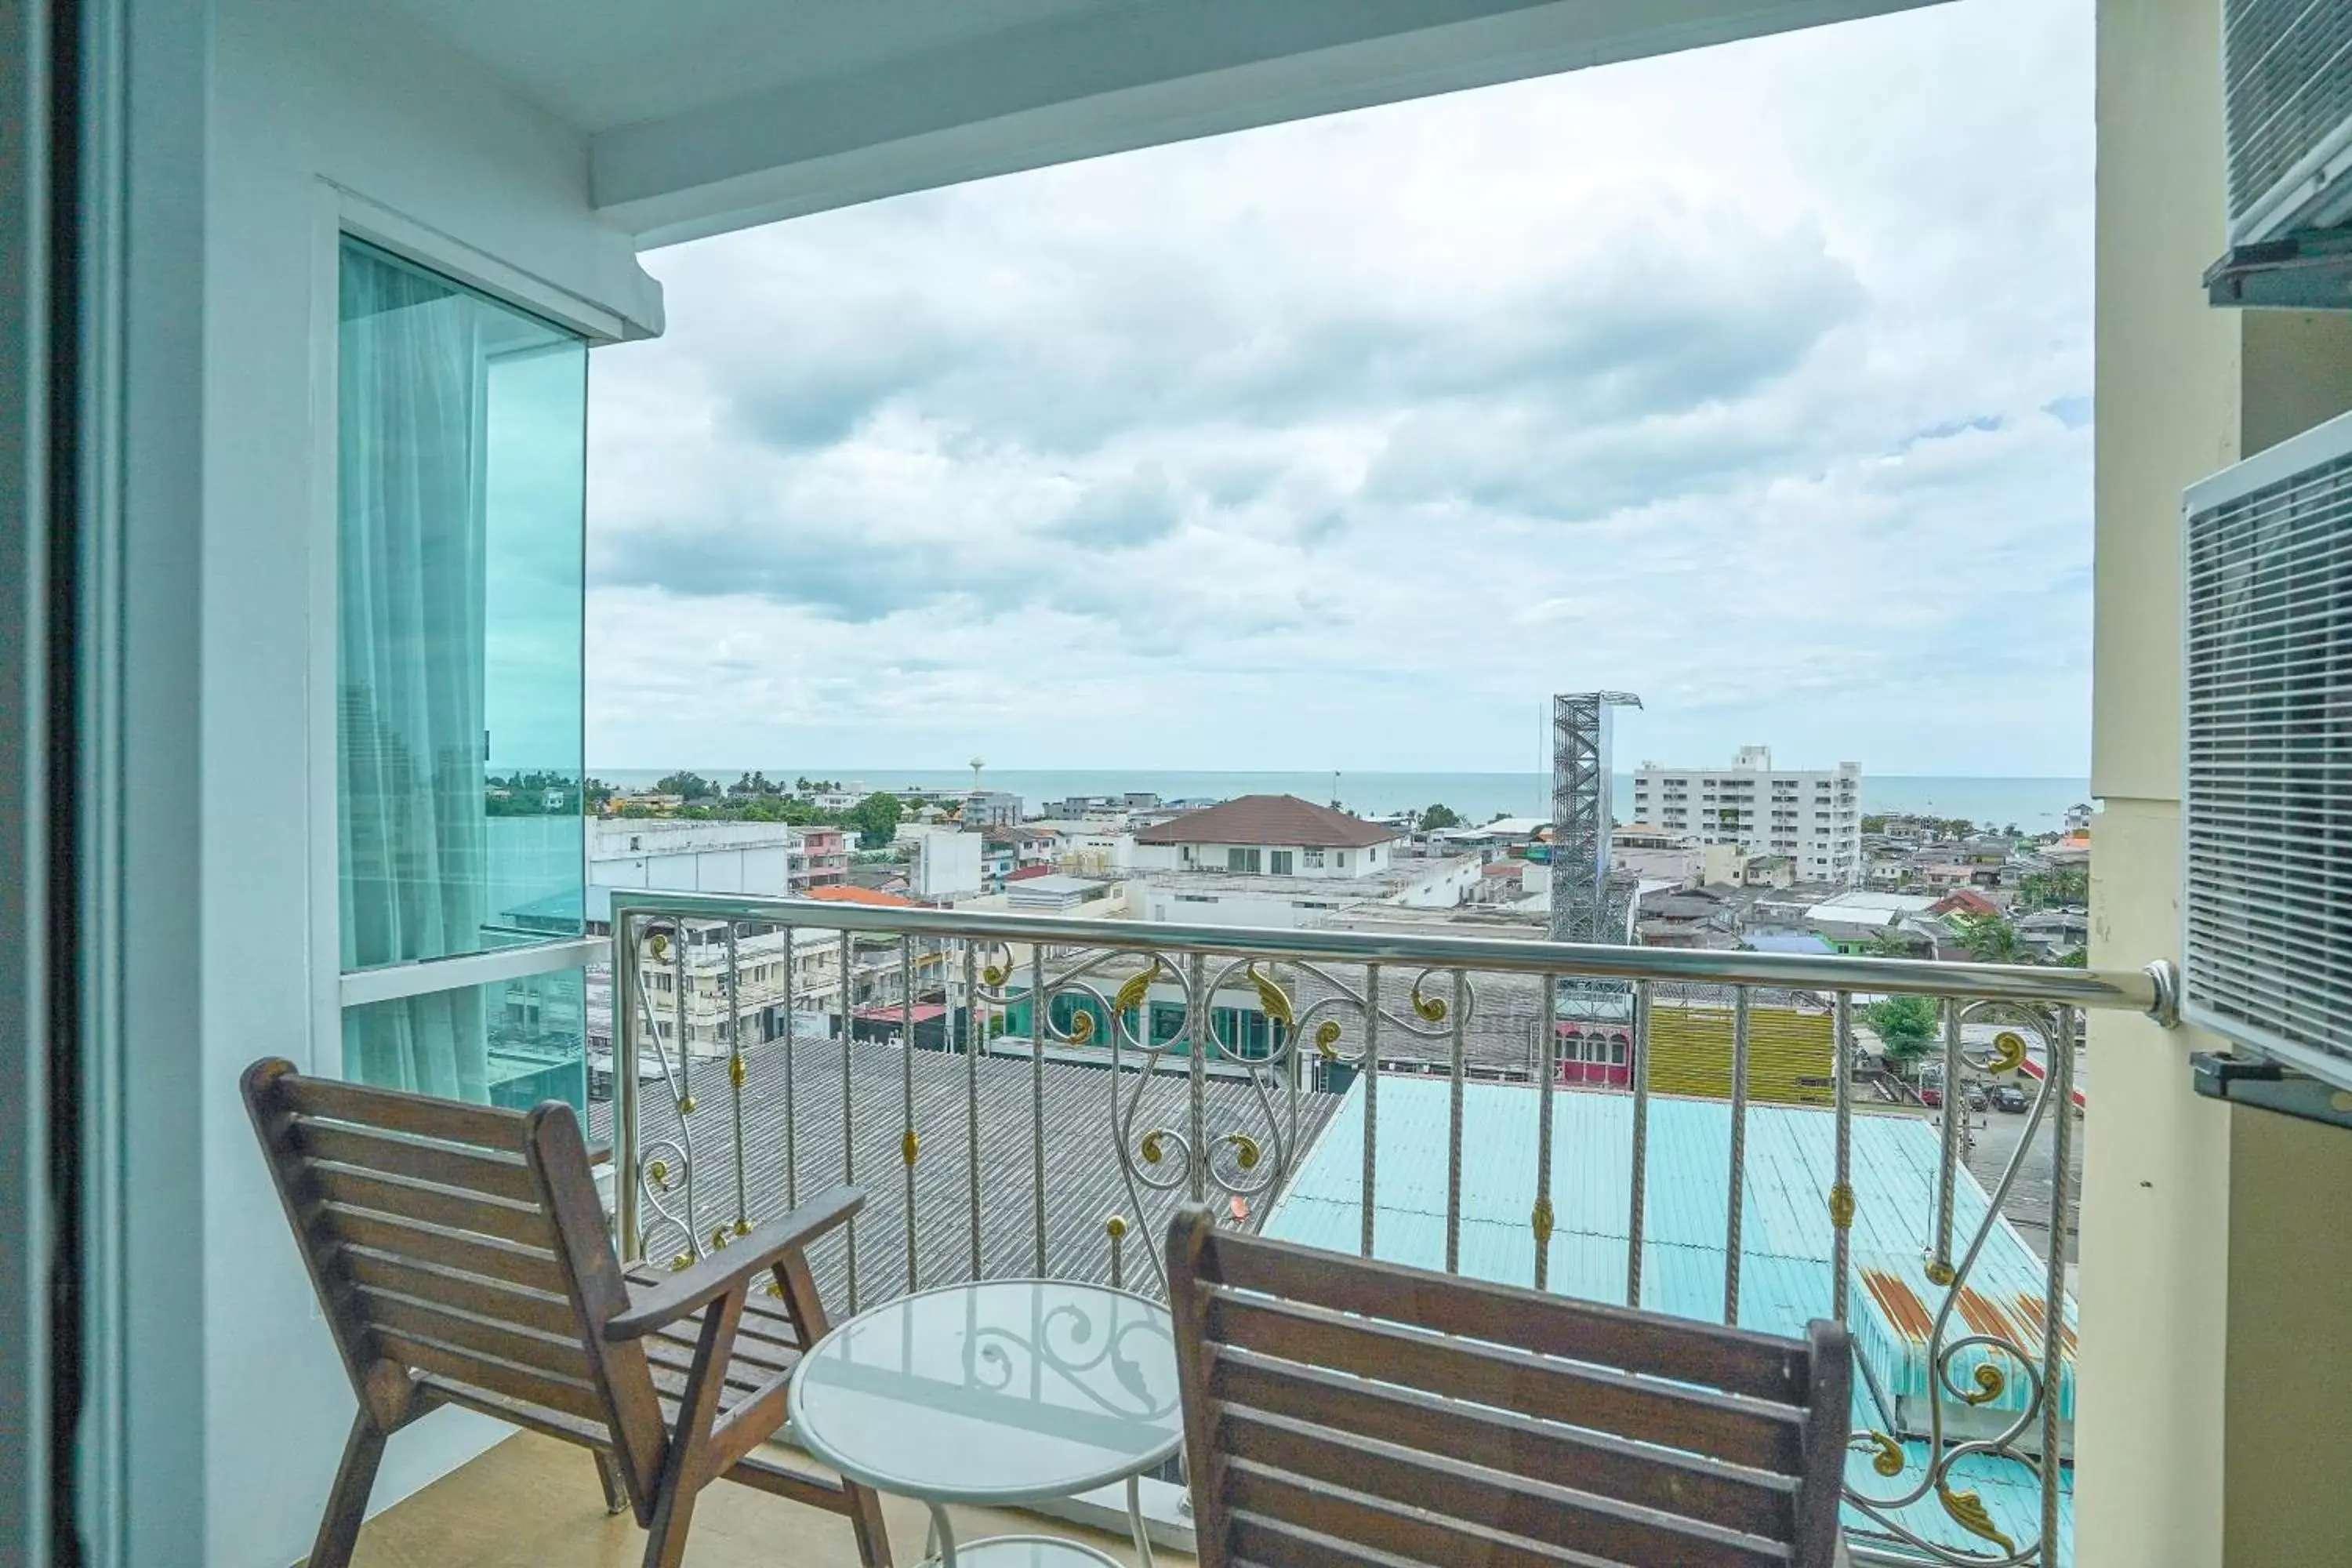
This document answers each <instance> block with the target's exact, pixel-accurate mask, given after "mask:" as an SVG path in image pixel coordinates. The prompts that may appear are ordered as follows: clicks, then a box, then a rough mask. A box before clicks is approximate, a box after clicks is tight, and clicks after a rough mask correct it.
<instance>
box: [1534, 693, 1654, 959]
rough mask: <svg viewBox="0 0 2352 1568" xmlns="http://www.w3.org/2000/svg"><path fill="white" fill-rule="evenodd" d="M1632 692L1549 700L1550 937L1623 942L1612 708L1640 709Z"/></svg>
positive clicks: (1575, 694) (1562, 697)
mask: <svg viewBox="0 0 2352 1568" xmlns="http://www.w3.org/2000/svg"><path fill="white" fill-rule="evenodd" d="M1641 705H1642V700H1641V699H1640V698H1639V697H1636V696H1634V695H1633V693H1632V692H1630V691H1572V692H1570V693H1568V694H1566V695H1564V696H1559V697H1554V698H1553V699H1552V700H1551V938H1552V940H1553V941H1554V942H1620V943H1622V942H1623V941H1624V940H1625V933H1624V929H1623V925H1622V921H1612V920H1611V918H1610V913H1611V911H1610V907H1609V906H1610V900H1609V795H1610V773H1609V729H1610V711H1609V710H1611V709H1612V708H1629V707H1630V708H1639V707H1640V706H1641Z"/></svg>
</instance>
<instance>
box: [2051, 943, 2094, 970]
mask: <svg viewBox="0 0 2352 1568" xmlns="http://www.w3.org/2000/svg"><path fill="white" fill-rule="evenodd" d="M2058 967H2059V968H2061V969H2088V968H2089V967H2091V950H2090V949H2089V948H2087V947H2078V948H2076V949H2075V950H2074V952H2070V953H2068V954H2067V955H2066V956H2065V957H2063V958H2062V959H2060V960H2059V961H2058Z"/></svg>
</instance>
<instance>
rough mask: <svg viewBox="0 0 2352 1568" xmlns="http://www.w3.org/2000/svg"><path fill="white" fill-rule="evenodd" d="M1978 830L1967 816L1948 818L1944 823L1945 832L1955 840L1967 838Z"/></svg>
mask: <svg viewBox="0 0 2352 1568" xmlns="http://www.w3.org/2000/svg"><path fill="white" fill-rule="evenodd" d="M1976 830H1977V825H1976V824H1975V823H1973V822H1970V821H1969V819H1968V818H1967V817H1965V816H1954V817H1948V818H1946V819H1945V822H1944V832H1945V833H1946V834H1947V835H1948V836H1949V837H1953V838H1966V837H1968V836H1969V834H1971V833H1974V832H1975V831H1976Z"/></svg>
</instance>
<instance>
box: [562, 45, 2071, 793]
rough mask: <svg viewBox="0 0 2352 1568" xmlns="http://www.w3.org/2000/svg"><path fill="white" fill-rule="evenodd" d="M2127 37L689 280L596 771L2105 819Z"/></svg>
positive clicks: (1663, 67)
mask: <svg viewBox="0 0 2352 1568" xmlns="http://www.w3.org/2000/svg"><path fill="white" fill-rule="evenodd" d="M2091 45H2092V33H2091V14H2090V7H2089V5H2087V4H2085V3H2084V0H2066V3H2064V4H2053V0H1965V3H1964V4H1960V5H1951V6H1947V7H1939V8H1935V9H1930V10H1927V11H1920V12H1915V13H1909V14H1906V15H1904V16H1895V17H1890V18H1885V19H1881V20H1878V21H1874V22H1869V23H1863V24H1854V25H1850V26H1843V27H1838V28H1831V29H1824V30H1821V31H1817V32H1813V33H1809V34H1804V35H1798V36H1792V37H1782V38H1776V39H1770V40H1765V41H1761V42H1759V43H1753V44H1747V45H1739V46H1734V47H1728V48H1724V49H1717V50H1709V51H1703V52H1699V53H1694V54H1689V55H1684V56H1680V57H1675V58H1668V59H1663V60H1656V61H1648V62H1643V63H1641V64H1637V65H1633V66H1624V67H1615V68H1606V69H1601V70H1595V71H1588V72H1582V73H1578V74H1575V75H1572V76H1568V77H1562V78H1556V79H1549V80H1545V81H1539V82H1529V83H1523V84H1519V85H1517V86H1513V87H1508V88H1502V89H1489V90H1486V91H1483V92H1476V93H1466V94H1461V95H1457V96H1454V97H1450V98H1445V99H1439V100H1428V101H1424V102H1420V103H1412V104H1403V105H1396V106H1391V107H1390V108H1386V109H1381V110H1369V111H1365V112H1361V113H1357V114H1350V115H1346V116H1340V117H1336V118H1333V119H1328V120H1324V121H1310V122H1305V123H1301V124H1297V125H1291V126H1284V127H1276V128H1274V129H1271V130H1266V131H1261V132H1250V133H1247V134H1244V135H1239V136H1234V137H1228V138H1223V139H1219V140H1215V141H1209V142H1192V143H1187V144H1183V145H1179V146H1173V147H1166V148H1159V149H1154V150H1151V151H1149V152H1145V153H1135V154H1129V155H1127V156H1124V157H1119V158H1112V159H1105V160H1102V161H1099V162H1097V163H1087V164H1082V165H1075V166H1071V167H1066V168H1060V169H1052V170H1045V171H1040V172H1037V173H1034V174H1024V175H1018V176H1013V177H1009V178H1005V179H1001V180H995V181H991V182H987V183H985V184H979V185H973V186H967V187H962V188H959V189H953V190H948V191H941V192H936V193H931V194H928V195H919V196H913V197H907V198H903V199H900V200H898V201H894V202H889V203H884V204H877V205H873V206H869V207H864V208H857V209H854V210H850V211H845V212H840V213H833V214H827V215H824V216H817V217H813V218H806V219H802V220H798V221H796V222H793V223H790V224H784V225H779V226H774V227H772V228H769V229H765V230H760V231H754V232H751V233H747V234H742V235H736V236H730V237H725V238H721V239H715V240H709V241H704V242H701V243H699V244H697V245H694V246H690V247H680V248H678V249H676V250H671V251H665V252H660V253H656V254H655V255H653V256H651V257H649V258H647V260H648V265H649V266H650V267H651V268H653V269H654V270H655V271H656V272H657V273H659V274H660V275H661V276H662V278H663V279H664V281H665V283H666V284H667V289H668V300H669V308H670V319H671V331H670V335H669V336H668V337H667V338H666V339H664V340H662V341H660V342H655V343H649V344H641V345H631V346H628V347H625V348H617V349H608V350H604V351H601V352H600V353H598V354H597V355H596V356H595V358H594V361H593V374H592V378H591V393H592V403H593V421H592V436H593V441H592V467H591V484H590V514H591V516H590V540H591V560H592V568H591V569H592V579H593V582H592V589H591V595H590V603H589V614H590V620H591V639H590V642H591V669H590V726H591V728H590V755H591V758H592V760H593V762H594V763H598V764H602V765H606V766H634V765H651V764H665V763H671V762H674V761H689V762H714V763H718V762H723V763H742V764H744V765H751V764H755V763H756V764H760V765H771V766H772V765H773V764H778V763H782V764H785V765H788V766H793V767H799V766H803V765H807V766H834V767H850V766H866V767H915V766H924V765H941V766H944V765H952V763H953V762H954V761H955V760H957V759H961V757H962V756H964V755H966V754H967V753H969V752H972V751H974V750H984V751H985V752H986V753H987V754H988V755H989V756H990V757H991V758H992V760H994V761H996V762H997V763H999V765H1001V766H1007V767H1023V766H1027V767H1054V766H1073V767H1086V766H1096V767H1100V766H1118V765H1139V766H1148V765H1159V766H1174V767H1234V768H1242V767H1264V768H1302V769H1304V768H1316V767H1328V766H1340V767H1346V768H1349V769H1358V770H1361V769H1379V768H1391V769H1402V770H1443V769H1451V768H1520V767H1525V766H1527V765H1528V762H1529V752H1530V751H1531V750H1532V745H1531V742H1530V736H1531V735H1532V734H1533V733H1534V732H1535V731H1536V725H1537V719H1538V714H1539V712H1540V711H1541V709H1542V704H1543V702H1544V700H1545V698H1546V696H1547V695H1548V694H1549V692H1551V691H1554V690H1559V689H1575V688H1581V687H1590V686H1611V687H1628V688H1632V689H1636V690H1639V691H1641V692H1642V693H1643V696H1644V698H1645V699H1646V700H1647V703H1648V706H1647V709H1646V710H1645V711H1644V712H1643V714H1641V715H1639V716H1629V717H1628V718H1627V719H1626V720H1624V721H1622V724H1621V731H1620V733H1621V737H1622V740H1621V744H1622V746H1623V747H1624V749H1626V750H1627V751H1628V752H1638V753H1641V754H1645V755H1659V756H1672V757H1675V758H1677V759H1694V760H1695V759H1699V758H1704V757H1706V756H1711V755H1714V754H1716V753H1717V752H1727V751H1728V749H1729V748H1730V746H1732V745H1733V744H1735V743H1737V742H1741V741H1747V740H1765V741H1769V742H1772V743H1773V745H1774V746H1775V748H1776V750H1777V751H1778V752H1780V754H1782V755H1784V756H1787V757H1789V758H1791V759H1792V760H1793V759H1805V760H1811V761H1822V762H1825V761H1831V760H1835V759H1838V758H1846V757H1852V758H1858V759H1860V760H1862V761H1863V762H1864V763H1865V765H1867V766H1868V767H1869V768H1871V769H1872V770H1873V771H1875V772H1881V773H1906V772H1918V773H1940V772H1986V773H2080V772H2081V771H2083V768H2084V762H2085V758H2086V756H2087V751H2088V742H2087V732H2088V709H2089V659H2088V643H2089V621H2090V615H2089V581H2088V574H2089V561H2090V526H2089V514H2090V480H2089V474H2090V431H2089V428H2088V420H2087V403H2086V399H2087V395H2088V393H2089V389H2090V384H2091V379H2090V352H2091V351H2090V288H2091V282H2090V261H2091V215H2090V208H2091V155H2092V153H2091V141H2092V133H2091Z"/></svg>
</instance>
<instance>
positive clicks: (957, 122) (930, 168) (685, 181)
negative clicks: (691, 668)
mask: <svg viewBox="0 0 2352 1568" xmlns="http://www.w3.org/2000/svg"><path fill="white" fill-rule="evenodd" d="M400 3H401V4H403V5H404V6H405V7H406V8H407V10H408V11H409V12H410V14H411V15H412V16H414V17H415V19H416V20H417V21H418V22H419V23H421V24H422V25H423V26H425V28H426V29H427V30H428V31H430V32H432V33H434V34H436V35H437V36H438V37H441V38H442V39H443V40H444V41H445V42H446V43H448V44H450V45H452V46H454V47H456V48H457V49H458V50H460V51H462V52H463V53H465V54H467V55H468V56H471V57H472V58H475V59H476V60H478V61H479V62H480V63H481V64H482V65H484V66H485V67H487V68H488V69H489V70H491V71H492V72H493V73H495V74H496V75H498V76H499V77H501V78H503V79H505V80H507V81H509V83H511V84H513V85H514V86H515V87H516V88H517V89H520V90H521V91H522V92H524V93H526V94H528V95H529V96H530V97H531V98H532V99H534V100H537V101H538V102H539V103H540V104H541V106H543V107H544V108H546V109H548V110H551V111H552V112H553V113H555V114H557V115H559V116H561V117H562V119H564V120H566V121H569V122H571V123H572V125H574V126H575V127H577V128H578V129H579V130H581V131H582V132H584V133H586V134H587V135H588V137H589V138H590V149H591V180H592V184H593V193H594V199H595V202H596V205H598V207H599V208H600V209H601V210H602V211H604V214H605V216H607V217H608V218H609V219H610V220H611V221H613V222H614V223H616V224H618V225H619V226H622V227H624V228H625V229H627V230H629V231H630V232H632V233H634V234H636V235H637V236H639V237H640V238H641V239H642V240H643V242H644V243H646V245H648V246H651V245H659V244H664V243H668V242H670V241H674V240H679V239H687V238H692V237H697V236H700V235H708V234H715V233H719V232H723V231H725V230H728V229H732V228H740V227H744V226H749V225H751V224H756V223H763V222H769V221H772V220H773V219H776V218H782V217H791V216H798V215H800V214H803V213H810V212H817V211H821V210H824V209H825V208H828V207H835V206H844V205H850V204H853V203H856V202H862V201H871V200H873V199H875V198H877V197H880V196H886V195H897V194H898V193H900V192H904V191H909V190H919V189H923V188H927V187H929V186H934V185H940V184H951V183H954V182H956V181H959V180H967V179H974V178H980V177H982V176H985V175H989V174H1004V173H1009V172H1011V171H1013V170H1015V169H1024V168H1034V167H1037V166H1040V165H1043V164H1046V163H1060V162H1066V161H1068V160H1072V159H1077V158H1086V157H1092V156H1096V155H1097V154H1100V153H1111V152H1118V151H1123V150H1126V149H1129V148H1134V147H1141V146H1149V145H1151V144H1153V143H1156V142H1170V141H1181V140H1183V139H1186V138H1189V137H1194V136H1202V135H1211V134H1214V133H1217V132H1226V131H1235V130H1241V129H1244V128H1245V127H1248V126H1253V125H1263V124H1268V123H1272V122H1274V121H1283V120H1293V119H1299V118H1303V117H1305V116H1307V115H1313V114H1323V113H1329V112H1332V111H1334V110H1345V109H1355V108H1360V107H1363V106H1365V105H1368V104H1373V103H1381V102H1387V101H1391V100H1398V99H1406V98H1415V97H1420V96H1423V95H1425V94H1429V93H1435V92H1445V91H1451V90H1454V89H1459V88H1465V87H1476V86H1483V85H1486V84H1488V83H1493V82H1498V81H1507V80H1511V79H1517V78H1520V77H1528V76H1538V75H1544V74H1547V73H1549V72H1554V71H1561V70H1570V69H1574V68H1578V67H1580V66H1589V65H1599V64H1604V63H1608V62H1611V61H1615V60H1625V59H1633V58H1640V57H1642V56H1644V55H1652V54H1663V53H1666V52H1669V51H1672V50H1675V49H1681V48H1689V47H1696V46H1700V45H1706V44H1714V43H1722V42H1727V41H1729V40H1732V39H1736V38H1744V37H1756V36H1758V35H1760V34H1765V33H1772V32H1780V31H1785V30H1788V29H1790V28H1795V27H1803V26H1817V25H1821V24H1823V23H1829V22H1836V21H1844V20H1849V19H1852V18H1855V17H1860V16H1874V15H1877V14H1880V13H1883V12H1889V11H1898V10H1904V9H1907V8H1909V7H1911V6H1914V5H1921V4H1927V3H1932V0H856V4H845V3H844V0H666V3H664V4H661V5H646V4H645V3H644V0H400Z"/></svg>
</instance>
